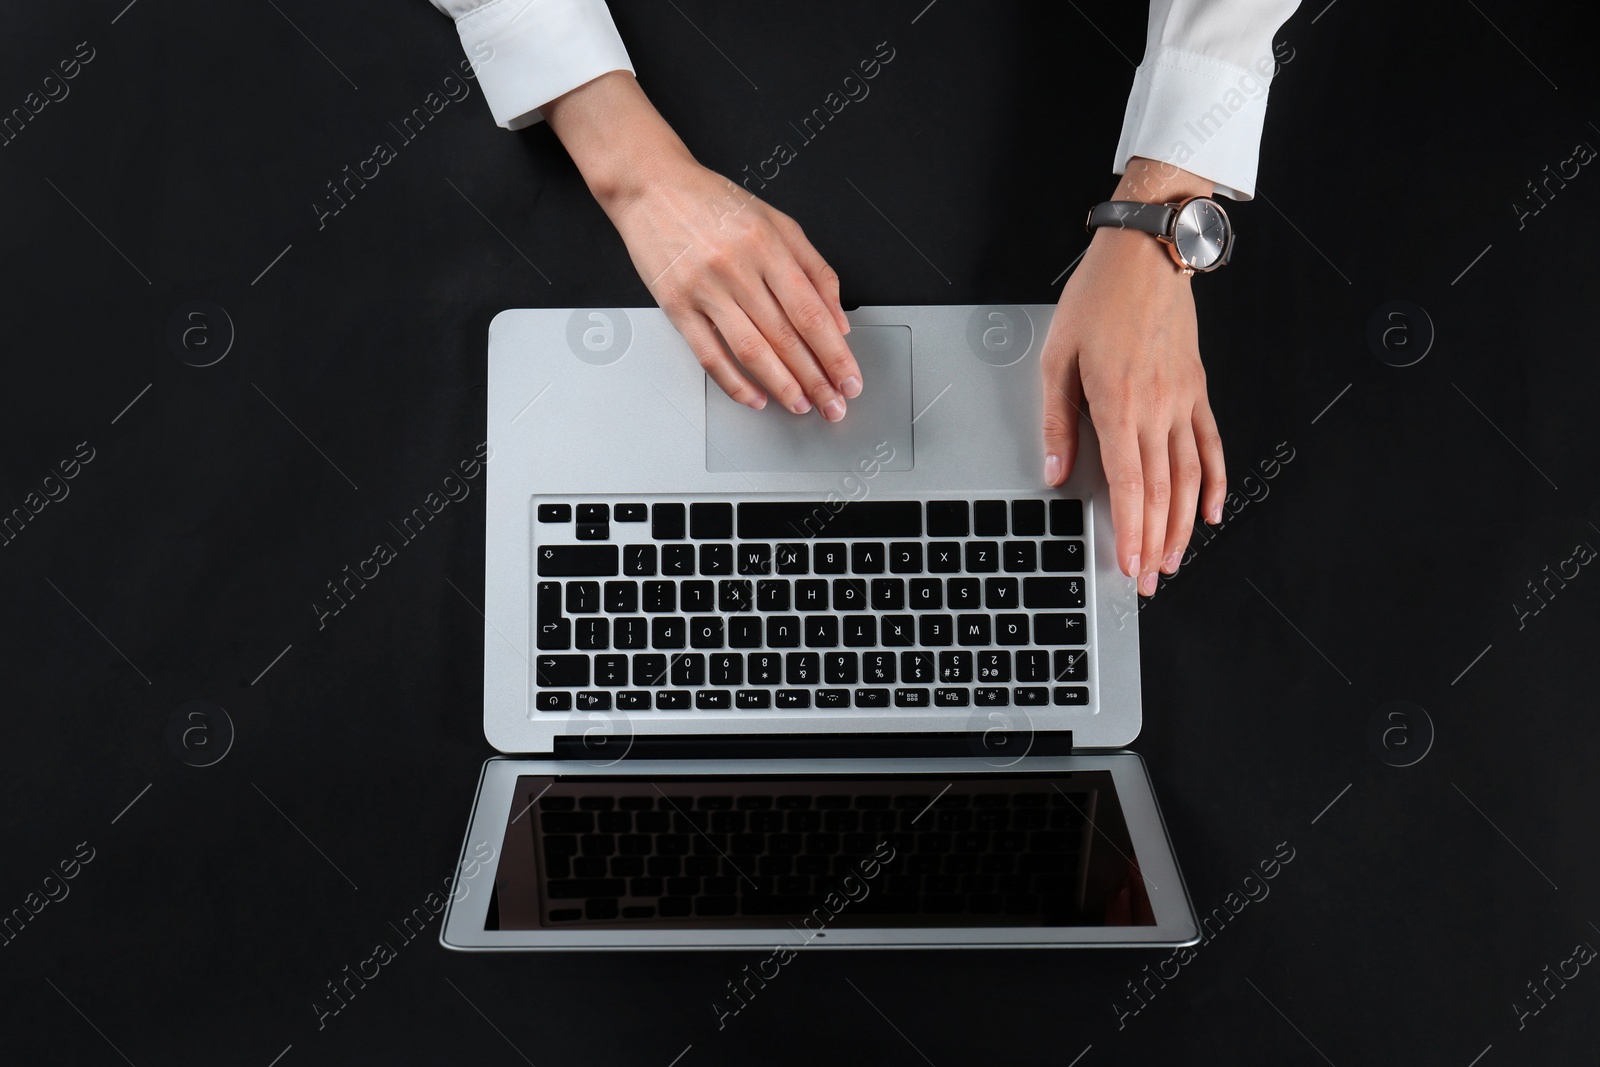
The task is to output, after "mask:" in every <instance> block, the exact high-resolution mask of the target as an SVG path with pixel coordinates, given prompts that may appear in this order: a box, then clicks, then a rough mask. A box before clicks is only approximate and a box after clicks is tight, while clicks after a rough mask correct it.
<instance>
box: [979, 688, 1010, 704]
mask: <svg viewBox="0 0 1600 1067" xmlns="http://www.w3.org/2000/svg"><path fill="white" fill-rule="evenodd" d="M972 697H973V702H974V703H975V704H977V705H978V707H980V708H1003V707H1005V706H1006V705H1007V704H1008V703H1010V700H1011V694H1009V693H1008V692H1006V687H1005V686H1003V685H980V686H979V687H978V688H977V689H975V690H973V693H972Z"/></svg>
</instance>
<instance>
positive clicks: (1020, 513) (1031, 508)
mask: <svg viewBox="0 0 1600 1067" xmlns="http://www.w3.org/2000/svg"><path fill="white" fill-rule="evenodd" d="M1011 532H1012V533H1013V534H1015V535H1016V536H1017V537H1039V536H1041V535H1042V534H1043V533H1044V501H1043V500H1013V501H1012V502H1011Z"/></svg>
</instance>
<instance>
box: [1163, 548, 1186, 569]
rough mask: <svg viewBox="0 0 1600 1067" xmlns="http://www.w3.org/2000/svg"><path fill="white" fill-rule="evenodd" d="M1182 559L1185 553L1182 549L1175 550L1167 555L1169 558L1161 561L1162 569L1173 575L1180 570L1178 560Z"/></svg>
mask: <svg viewBox="0 0 1600 1067" xmlns="http://www.w3.org/2000/svg"><path fill="white" fill-rule="evenodd" d="M1182 558H1183V551H1182V550H1181V549H1176V548H1175V549H1173V550H1172V551H1171V552H1168V553H1167V558H1166V559H1164V560H1162V561H1161V569H1162V570H1164V571H1166V572H1167V573H1168V574H1171V573H1172V572H1173V571H1175V570H1177V569H1178V560H1180V559H1182Z"/></svg>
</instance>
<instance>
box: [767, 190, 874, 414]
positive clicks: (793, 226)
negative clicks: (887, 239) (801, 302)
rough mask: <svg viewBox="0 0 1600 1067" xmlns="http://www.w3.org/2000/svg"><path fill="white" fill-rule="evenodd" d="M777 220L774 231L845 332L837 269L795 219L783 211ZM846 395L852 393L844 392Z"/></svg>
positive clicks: (840, 329)
mask: <svg viewBox="0 0 1600 1067" xmlns="http://www.w3.org/2000/svg"><path fill="white" fill-rule="evenodd" d="M777 224H778V232H779V233H780V234H782V235H783V243H784V244H786V245H788V246H789V252H790V254H791V255H793V256H794V258H795V262H796V263H799V264H800V269H801V270H803V271H805V273H806V277H807V278H810V279H811V284H812V286H814V287H815V288H816V290H817V292H818V293H820V294H821V295H822V299H823V300H824V301H826V302H827V305H828V310H829V312H830V313H831V314H832V315H833V317H834V321H835V322H836V323H837V324H838V326H839V332H840V333H849V332H850V320H849V319H847V318H845V314H844V304H842V303H841V302H840V301H839V274H838V272H837V271H835V270H834V269H833V268H832V267H830V266H828V261H827V260H825V259H823V258H822V253H821V252H818V251H817V250H816V248H815V247H814V246H813V245H812V244H811V242H810V241H809V240H807V239H806V235H805V231H804V230H802V229H801V228H800V224H799V223H798V222H796V221H794V219H791V218H790V217H789V216H787V215H783V214H778V219H777ZM846 395H847V396H855V395H856V394H855V393H848V392H847V393H846Z"/></svg>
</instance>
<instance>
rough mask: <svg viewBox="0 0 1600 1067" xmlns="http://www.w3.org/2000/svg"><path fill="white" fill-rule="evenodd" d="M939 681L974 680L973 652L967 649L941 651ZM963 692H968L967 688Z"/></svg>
mask: <svg viewBox="0 0 1600 1067" xmlns="http://www.w3.org/2000/svg"><path fill="white" fill-rule="evenodd" d="M939 681H941V682H970V681H972V653H971V652H967V651H946V652H940V653H939ZM962 692H966V690H962Z"/></svg>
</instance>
